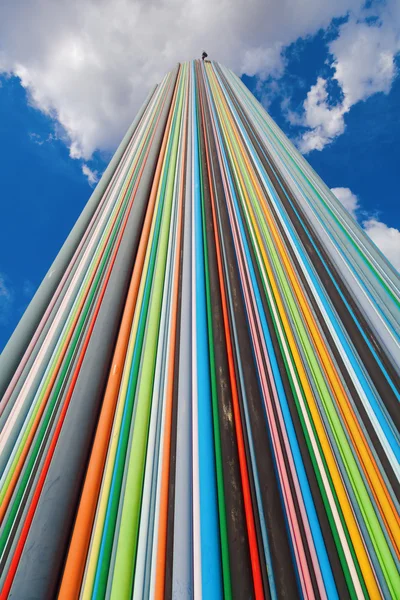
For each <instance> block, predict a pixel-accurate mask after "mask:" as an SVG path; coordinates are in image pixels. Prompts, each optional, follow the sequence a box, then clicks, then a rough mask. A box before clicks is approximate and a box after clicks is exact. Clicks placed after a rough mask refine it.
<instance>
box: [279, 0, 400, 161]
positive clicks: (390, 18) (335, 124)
mask: <svg viewBox="0 0 400 600" xmlns="http://www.w3.org/2000/svg"><path fill="white" fill-rule="evenodd" d="M373 10H375V13H373V12H372V11H373ZM361 14H362V17H360V18H358V19H357V18H356V17H355V16H354V14H352V15H351V16H350V18H349V20H348V21H347V22H346V23H344V24H343V25H342V26H341V27H340V28H339V33H338V36H337V37H336V38H335V39H334V40H333V41H332V42H331V43H330V44H329V52H330V54H331V56H332V58H333V61H332V64H331V66H332V68H333V69H334V74H333V79H336V81H337V83H338V85H339V87H340V89H341V91H342V94H343V99H342V100H341V101H340V102H339V103H337V104H336V105H335V106H331V105H330V103H329V98H328V93H327V80H326V79H323V78H321V77H319V78H318V80H317V83H316V84H315V85H313V86H312V87H311V89H310V91H309V92H308V94H307V98H306V100H305V101H304V105H303V108H304V113H303V115H302V117H300V118H298V124H300V125H302V126H304V127H307V128H308V130H307V131H306V132H305V133H304V134H303V136H302V138H301V139H300V141H299V148H300V150H301V151H302V152H303V153H305V154H306V153H308V152H310V151H311V150H322V149H323V148H324V147H325V146H326V145H327V144H329V143H330V142H332V141H333V140H334V139H335V138H336V137H337V136H338V135H340V134H342V133H343V131H344V129H345V118H344V117H345V114H346V113H348V112H349V110H350V109H351V107H352V106H353V105H354V104H356V103H357V102H360V101H362V100H366V99H367V98H369V97H370V96H371V95H373V94H375V93H377V92H383V93H385V94H387V93H389V91H390V89H391V86H392V83H393V80H394V78H395V77H396V75H397V72H396V65H395V57H396V54H397V53H398V52H399V51H400V3H399V2H398V1H397V0H389V1H388V2H387V3H385V4H384V5H382V4H378V5H376V6H375V7H374V8H370V9H367V10H365V11H364V12H363V13H361ZM374 15H375V18H371V17H374ZM289 120H290V116H289Z"/></svg>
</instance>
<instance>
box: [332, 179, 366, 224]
mask: <svg viewBox="0 0 400 600" xmlns="http://www.w3.org/2000/svg"><path fill="white" fill-rule="evenodd" d="M331 192H333V193H334V194H335V196H336V198H337V199H338V200H339V201H340V202H341V203H342V204H343V206H344V207H345V209H346V210H348V211H349V213H350V214H351V216H352V217H354V218H356V213H357V210H358V209H359V208H360V205H359V202H358V198H357V196H356V195H355V194H353V192H352V191H351V189H350V188H344V187H337V188H332V189H331Z"/></svg>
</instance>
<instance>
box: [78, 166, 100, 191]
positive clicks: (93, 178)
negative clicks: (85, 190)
mask: <svg viewBox="0 0 400 600" xmlns="http://www.w3.org/2000/svg"><path fill="white" fill-rule="evenodd" d="M82 173H83V174H84V175H86V177H87V178H88V182H89V185H91V186H94V185H95V184H96V183H97V182H98V180H99V174H98V172H97V171H92V169H91V168H90V167H88V165H87V164H85V163H84V164H83V165H82Z"/></svg>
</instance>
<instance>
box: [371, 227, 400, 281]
mask: <svg viewBox="0 0 400 600" xmlns="http://www.w3.org/2000/svg"><path fill="white" fill-rule="evenodd" d="M362 225H363V227H364V229H365V231H366V232H367V233H368V235H369V237H370V238H371V240H372V241H373V242H374V243H375V244H376V245H377V246H378V248H379V250H380V251H381V252H382V253H383V254H384V255H385V256H386V258H387V259H388V260H389V261H390V262H391V263H392V265H393V266H394V267H395V269H397V270H398V271H399V272H400V231H399V230H398V229H395V228H394V227H388V226H387V225H386V224H385V223H382V221H378V220H377V219H368V220H367V221H364V222H363V224H362Z"/></svg>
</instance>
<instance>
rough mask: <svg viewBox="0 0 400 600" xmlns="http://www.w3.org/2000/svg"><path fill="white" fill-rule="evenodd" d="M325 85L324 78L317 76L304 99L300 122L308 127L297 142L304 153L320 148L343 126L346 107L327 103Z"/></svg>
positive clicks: (341, 129)
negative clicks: (315, 81) (302, 115)
mask: <svg viewBox="0 0 400 600" xmlns="http://www.w3.org/2000/svg"><path fill="white" fill-rule="evenodd" d="M326 86H327V81H326V79H323V78H322V77H318V79H317V83H316V84H315V85H313V86H312V87H311V89H310V91H309V92H308V94H307V98H306V99H305V101H304V117H303V119H302V121H301V124H302V125H303V126H305V127H309V128H310V129H309V130H308V131H306V133H305V134H304V135H303V137H302V138H301V140H300V142H299V149H300V151H301V152H303V153H304V154H307V153H308V152H311V150H322V149H323V148H324V147H325V146H326V145H327V144H329V142H331V141H332V140H333V139H334V138H335V137H337V136H338V135H340V134H341V133H343V131H344V128H345V124H344V114H345V113H346V112H347V110H348V109H347V108H346V107H345V106H344V105H343V104H338V105H337V106H330V105H329V103H328V92H327V89H326Z"/></svg>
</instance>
